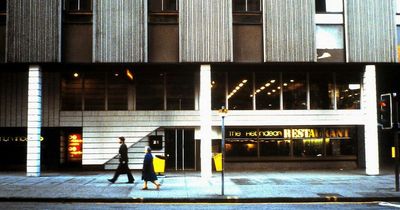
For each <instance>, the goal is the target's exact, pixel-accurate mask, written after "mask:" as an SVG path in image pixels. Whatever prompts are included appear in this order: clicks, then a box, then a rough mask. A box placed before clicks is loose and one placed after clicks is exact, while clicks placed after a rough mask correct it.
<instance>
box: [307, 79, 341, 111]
mask: <svg viewBox="0 0 400 210" xmlns="http://www.w3.org/2000/svg"><path fill="white" fill-rule="evenodd" d="M309 78H310V108H311V109H334V105H335V89H334V83H333V74H332V73H327V74H326V73H325V74H324V73H310V77H309Z"/></svg>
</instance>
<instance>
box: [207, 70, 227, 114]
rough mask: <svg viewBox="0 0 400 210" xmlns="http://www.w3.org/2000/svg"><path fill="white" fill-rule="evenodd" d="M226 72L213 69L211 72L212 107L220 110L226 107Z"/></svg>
mask: <svg viewBox="0 0 400 210" xmlns="http://www.w3.org/2000/svg"><path fill="white" fill-rule="evenodd" d="M225 96H226V73H225V72H218V71H212V73H211V108H212V110H219V109H221V107H222V106H224V107H226V104H225V102H226V97H225Z"/></svg>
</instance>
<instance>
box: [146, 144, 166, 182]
mask: <svg viewBox="0 0 400 210" xmlns="http://www.w3.org/2000/svg"><path fill="white" fill-rule="evenodd" d="M144 150H145V151H144V152H145V153H146V155H145V156H144V161H143V169H142V180H143V181H144V184H143V188H142V190H147V189H148V188H147V182H148V181H150V182H152V183H153V184H154V185H155V186H156V189H157V190H159V189H160V186H161V185H160V184H159V183H157V181H156V180H157V176H156V173H155V172H154V166H153V155H152V154H151V148H150V147H149V146H146V147H145V149H144Z"/></svg>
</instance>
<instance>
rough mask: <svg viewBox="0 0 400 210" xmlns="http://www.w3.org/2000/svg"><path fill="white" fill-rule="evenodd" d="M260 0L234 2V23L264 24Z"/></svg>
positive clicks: (237, 0) (235, 0)
mask: <svg viewBox="0 0 400 210" xmlns="http://www.w3.org/2000/svg"><path fill="white" fill-rule="evenodd" d="M261 7H262V4H261V1H260V0H232V8H233V23H245V24H248V23H255V24H257V23H258V24H260V23H262V14H261V12H262V9H261Z"/></svg>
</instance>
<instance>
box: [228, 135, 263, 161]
mask: <svg viewBox="0 0 400 210" xmlns="http://www.w3.org/2000/svg"><path fill="white" fill-rule="evenodd" d="M257 150H258V146H257V140H254V139H244V140H227V141H226V142H225V152H226V156H227V157H257Z"/></svg>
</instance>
